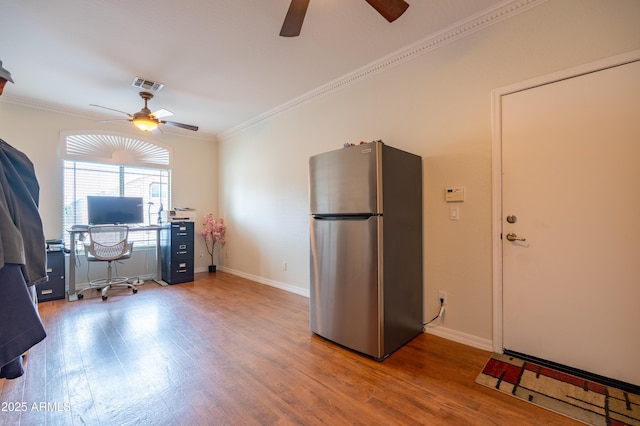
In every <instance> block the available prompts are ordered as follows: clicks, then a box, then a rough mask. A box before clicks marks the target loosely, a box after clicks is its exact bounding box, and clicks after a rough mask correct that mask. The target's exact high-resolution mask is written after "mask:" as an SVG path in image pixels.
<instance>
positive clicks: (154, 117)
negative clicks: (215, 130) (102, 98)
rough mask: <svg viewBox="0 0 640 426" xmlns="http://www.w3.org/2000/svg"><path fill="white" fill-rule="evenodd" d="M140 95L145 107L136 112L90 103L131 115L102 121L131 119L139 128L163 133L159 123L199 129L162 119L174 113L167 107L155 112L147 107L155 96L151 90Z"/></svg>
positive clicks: (102, 121) (194, 129)
mask: <svg viewBox="0 0 640 426" xmlns="http://www.w3.org/2000/svg"><path fill="white" fill-rule="evenodd" d="M140 97H141V98H142V99H144V107H143V108H142V109H141V110H140V111H139V112H136V113H134V114H129V113H128V112H124V111H120V110H118V109H113V108H108V107H105V106H102V105H95V104H90V105H91V106H94V107H98V108H104V109H108V110H111V111H115V112H120V113H122V114H125V115H127V116H129V118H120V119H115V120H100V122H101V123H107V122H112V121H125V120H126V121H131V122H132V123H133V124H134V125H135V126H136V127H137V128H138V129H140V130H143V131H145V132H151V133H162V132H161V131H160V129H159V128H158V125H159V124H166V125H167V126H173V127H180V128H182V129H187V130H193V131H194V132H196V131H198V126H192V125H191V124H183V123H176V122H175V121H166V120H160V119H161V118H164V117H169V116H171V115H173V113H172V112H171V111H168V110H166V109H160V110H158V111H155V112H151V110H150V109H149V108H148V107H147V102H148V101H149V99H151V98H153V94H151V93H149V92H140Z"/></svg>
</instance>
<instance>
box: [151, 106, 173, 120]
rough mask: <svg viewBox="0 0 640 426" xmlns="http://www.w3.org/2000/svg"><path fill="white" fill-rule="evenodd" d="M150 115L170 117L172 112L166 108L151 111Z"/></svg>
mask: <svg viewBox="0 0 640 426" xmlns="http://www.w3.org/2000/svg"><path fill="white" fill-rule="evenodd" d="M151 115H153V116H154V117H155V118H164V117H170V116H172V115H173V113H172V112H171V111H169V110H168V109H164V108H162V109H159V110H157V111H155V112H152V113H151Z"/></svg>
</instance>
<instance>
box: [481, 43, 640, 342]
mask: <svg viewBox="0 0 640 426" xmlns="http://www.w3.org/2000/svg"><path fill="white" fill-rule="evenodd" d="M637 60H640V50H633V51H631V52H627V53H624V54H621V55H617V56H613V57H610V58H606V59H602V60H599V61H596V62H591V63H588V64H584V65H580V66H578V67H574V68H569V69H566V70H563V71H559V72H556V73H552V74H547V75H544V76H541V77H536V78H534V79H531V80H526V81H522V82H519V83H515V84H511V85H508V86H504V87H500V88H498V89H494V90H493V91H492V92H491V102H492V107H491V113H492V118H491V121H492V126H491V133H492V137H491V139H492V147H491V150H492V160H491V161H492V172H491V176H492V200H493V202H492V215H491V217H492V224H491V232H492V245H493V256H492V257H493V265H492V271H493V272H492V275H493V279H492V280H493V351H494V352H497V353H502V350H503V348H504V346H503V328H502V325H503V324H502V321H503V320H502V314H503V306H502V304H503V300H502V289H503V287H502V286H503V283H502V266H503V265H502V238H501V232H502V224H503V221H502V132H501V129H502V107H501V100H502V96H505V95H508V94H511V93H515V92H520V91H522V90H527V89H531V88H534V87H538V86H542V85H545V84H549V83H554V82H556V81H560V80H566V79H568V78H572V77H576V76H579V75H583V74H589V73H592V72H596V71H600V70H603V69H606V68H611V67H614V66H618V65H623V64H626V63H629V62H633V61H637Z"/></svg>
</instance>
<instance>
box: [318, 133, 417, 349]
mask: <svg viewBox="0 0 640 426" xmlns="http://www.w3.org/2000/svg"><path fill="white" fill-rule="evenodd" d="M309 190H310V209H311V219H310V231H311V289H310V326H311V331H312V332H313V333H315V334H317V335H319V336H322V337H324V338H326V339H328V340H331V341H333V342H335V343H338V344H340V345H342V346H345V347H347V348H350V349H353V350H355V351H358V352H361V353H363V354H366V355H369V356H371V357H373V358H374V359H376V360H378V361H381V360H383V359H385V358H386V357H387V356H389V354H391V353H392V352H393V351H395V350H396V349H398V348H399V347H401V346H402V345H404V344H405V343H407V342H408V341H409V340H411V339H412V338H414V337H415V336H417V335H418V334H420V333H421V332H422V323H423V308H422V305H423V297H422V293H423V291H422V288H423V267H422V159H421V157H419V156H417V155H414V154H410V153H408V152H405V151H401V150H399V149H396V148H392V147H390V146H387V145H385V144H384V143H382V142H380V141H377V142H371V143H367V144H361V145H357V146H351V147H348V148H343V149H338V150H335V151H331V152H327V153H324V154H319V155H316V156H313V157H311V158H310V160H309Z"/></svg>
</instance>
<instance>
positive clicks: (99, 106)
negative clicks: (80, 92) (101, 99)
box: [89, 104, 132, 117]
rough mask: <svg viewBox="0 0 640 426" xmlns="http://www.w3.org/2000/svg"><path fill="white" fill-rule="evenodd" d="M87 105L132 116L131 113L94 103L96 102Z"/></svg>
mask: <svg viewBox="0 0 640 426" xmlns="http://www.w3.org/2000/svg"><path fill="white" fill-rule="evenodd" d="M89 106H92V107H98V108H104V109H108V110H110V111H115V112H119V113H121V114H124V115H126V116H129V117H132V115H131V114H129V113H128V112H124V111H120V110H119V109H113V108H109V107H106V106H102V105H96V104H89Z"/></svg>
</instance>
